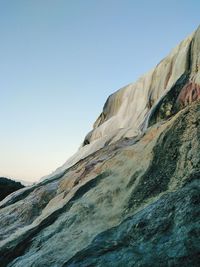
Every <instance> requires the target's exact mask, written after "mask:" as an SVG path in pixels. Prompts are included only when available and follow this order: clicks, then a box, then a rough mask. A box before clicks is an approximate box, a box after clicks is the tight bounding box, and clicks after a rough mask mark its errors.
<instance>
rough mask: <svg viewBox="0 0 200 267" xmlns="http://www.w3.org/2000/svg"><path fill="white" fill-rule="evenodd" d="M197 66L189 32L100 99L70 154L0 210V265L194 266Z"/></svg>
mask: <svg viewBox="0 0 200 267" xmlns="http://www.w3.org/2000/svg"><path fill="white" fill-rule="evenodd" d="M199 65H200V29H197V31H196V32H195V33H194V34H192V35H191V36H190V37H189V38H187V39H186V40H185V41H183V42H182V43H181V44H180V45H179V46H178V47H177V48H175V49H174V50H173V51H172V52H171V53H170V55H169V56H168V57H166V58H165V59H164V60H162V61H161V62H160V63H159V64H158V65H157V66H156V68H155V69H154V70H153V71H151V72H149V73H148V74H147V75H144V76H143V77H142V78H141V79H139V81H137V82H136V83H135V84H131V85H129V86H127V87H124V88H122V89H120V90H119V91H117V92H116V93H114V94H113V95H111V96H110V97H109V98H108V100H107V102H106V104H105V106H104V108H103V112H102V114H101V115H100V116H99V118H98V119H97V121H96V122H95V124H94V129H93V130H92V131H91V132H90V133H89V134H88V135H87V136H86V138H85V140H84V142H83V147H82V148H81V149H80V150H79V151H78V152H77V154H76V155H75V156H73V157H72V158H71V159H70V160H69V161H67V163H65V164H64V165H63V166H62V167H61V168H59V169H58V170H57V171H56V172H55V173H54V174H52V175H50V176H48V179H46V180H43V181H41V182H40V183H38V184H36V185H33V186H32V187H28V188H25V189H22V190H20V191H18V192H16V193H14V194H12V195H11V196H8V197H7V198H6V199H4V200H3V201H2V202H0V240H1V241H0V263H1V264H0V266H2V267H5V266H9V267H11V266H12V267H21V266H26V267H33V266H34V267H45V266H48V267H49V266H52V267H60V266H62V267H66V266H71V267H72V266H73V267H74V266H81V267H82V266H85V267H86V266H95V267H96V266H119V267H121V266H138V267H139V266H141V267H142V266H143V267H144V266H159V267H160V266H185V267H186V266H199V265H200V256H199V255H200V240H199V236H200V224H199V221H200V205H199V204H200V194H199V192H200V190H199V189H200V188H199V187H200V183H199V176H200V154H199V151H200V101H199V85H200V71H199ZM69 166H70V167H69Z"/></svg>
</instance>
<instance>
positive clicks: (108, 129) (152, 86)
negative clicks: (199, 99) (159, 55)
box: [42, 33, 194, 179]
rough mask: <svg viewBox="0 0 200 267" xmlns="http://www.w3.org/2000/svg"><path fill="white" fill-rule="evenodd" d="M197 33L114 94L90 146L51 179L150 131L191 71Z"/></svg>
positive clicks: (92, 136) (71, 159) (92, 133)
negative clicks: (162, 104)
mask: <svg viewBox="0 0 200 267" xmlns="http://www.w3.org/2000/svg"><path fill="white" fill-rule="evenodd" d="M193 37H194V33H193V34H192V35H190V36H189V37H188V38H186V39H185V40H184V41H182V42H181V43H180V44H179V45H178V46H177V47H176V48H174V49H173V50H172V51H171V53H170V54H169V55H168V56H167V57H166V58H165V59H163V60H162V61H161V62H160V63H159V64H158V65H157V66H156V67H155V68H154V69H153V70H151V71H149V72H148V73H147V74H145V75H143V76H142V77H141V78H139V79H138V81H136V82H135V83H132V84H129V85H127V86H125V87H123V88H121V89H120V90H118V91H117V92H115V93H114V94H112V95H111V96H110V97H109V98H108V100H107V102H106V104H105V106H104V110H103V113H102V114H101V115H100V116H99V118H98V119H97V120H96V122H95V123H94V128H93V130H92V131H91V133H89V134H88V137H87V139H88V143H89V144H87V145H84V146H82V147H81V148H80V149H79V150H78V151H77V152H76V153H75V154H74V155H73V156H72V157H71V158H69V159H68V160H67V161H66V163H65V164H64V165H62V166H61V167H60V168H58V169H57V170H56V171H55V172H53V173H52V174H50V175H48V176H46V177H43V178H42V179H45V178H50V177H52V176H54V175H57V174H59V173H60V172H62V171H64V170H65V169H67V168H68V167H70V166H72V165H73V164H75V163H76V162H78V161H79V160H80V159H83V158H85V157H87V156H88V155H90V154H91V153H93V152H95V151H97V150H99V149H100V148H102V147H103V146H104V145H105V144H106V143H108V142H109V143H113V142H115V141H117V140H119V139H120V138H122V137H134V136H137V135H139V134H141V133H142V132H143V131H145V130H146V128H147V126H148V125H147V124H148V117H149V116H150V114H151V112H152V111H153V110H154V108H155V106H156V105H157V104H158V103H159V101H160V100H161V99H162V98H163V96H164V95H165V94H166V93H167V92H168V91H169V90H170V89H171V87H172V86H173V84H174V83H175V82H176V81H177V80H178V79H179V78H180V77H181V75H183V74H184V73H185V72H186V71H187V68H188V53H189V49H190V44H191V41H192V39H193Z"/></svg>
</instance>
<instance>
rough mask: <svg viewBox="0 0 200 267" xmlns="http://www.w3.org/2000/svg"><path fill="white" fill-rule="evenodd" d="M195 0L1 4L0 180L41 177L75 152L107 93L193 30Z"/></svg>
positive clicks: (10, 0)
mask: <svg viewBox="0 0 200 267" xmlns="http://www.w3.org/2000/svg"><path fill="white" fill-rule="evenodd" d="M199 12H200V1H199V0H196V1H195V0H188V1H184V0H176V1H174V0H166V1H164V0H163V1H162V0H159V1H158V0H157V1H156V0H151V1H150V0H146V1H144V0H0V101H1V111H0V134H1V138H0V175H1V176H7V177H11V178H17V179H24V180H30V181H34V180H38V179H39V178H40V177H42V176H43V175H46V174H49V173H50V172H52V171H53V170H55V169H56V168H57V167H59V166H60V165H62V164H63V163H64V162H65V161H66V159H67V158H68V157H69V156H70V155H72V154H73V153H74V152H75V151H76V150H77V149H78V147H79V146H80V144H81V142H82V140H83V138H84V136H85V135H86V133H87V132H88V131H89V130H91V127H92V124H93V122H94V120H95V118H96V117H97V116H98V115H99V113H100V112H101V109H102V106H103V104H104V102H105V100H106V98H107V96H108V95H109V94H111V93H112V92H114V91H115V90H117V89H119V88H120V87H122V86H124V85H126V84H128V83H130V82H133V81H135V80H136V79H137V78H138V77H139V76H140V75H142V74H143V73H144V72H146V71H148V70H149V69H151V68H152V67H154V66H155V65H156V64H157V63H158V62H159V61H160V60H161V59H162V58H163V57H164V56H166V55H167V54H168V53H169V51H170V50H171V49H172V48H173V47H174V46H176V45H177V44H178V43H179V42H180V41H181V40H182V39H184V38H185V37H186V36H187V35H188V34H190V33H191V32H193V31H194V30H195V29H196V28H197V26H198V24H199V23H200V20H199Z"/></svg>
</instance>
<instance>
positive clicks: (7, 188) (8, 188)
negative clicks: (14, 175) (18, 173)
mask: <svg viewBox="0 0 200 267" xmlns="http://www.w3.org/2000/svg"><path fill="white" fill-rule="evenodd" d="M23 187H24V186H23V185H22V184H21V183H19V182H15V181H13V180H10V179H8V178H5V177H0V201H1V200H3V199H4V198H5V197H7V196H8V195H9V194H11V193H13V192H15V191H16V190H19V189H21V188H23Z"/></svg>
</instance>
